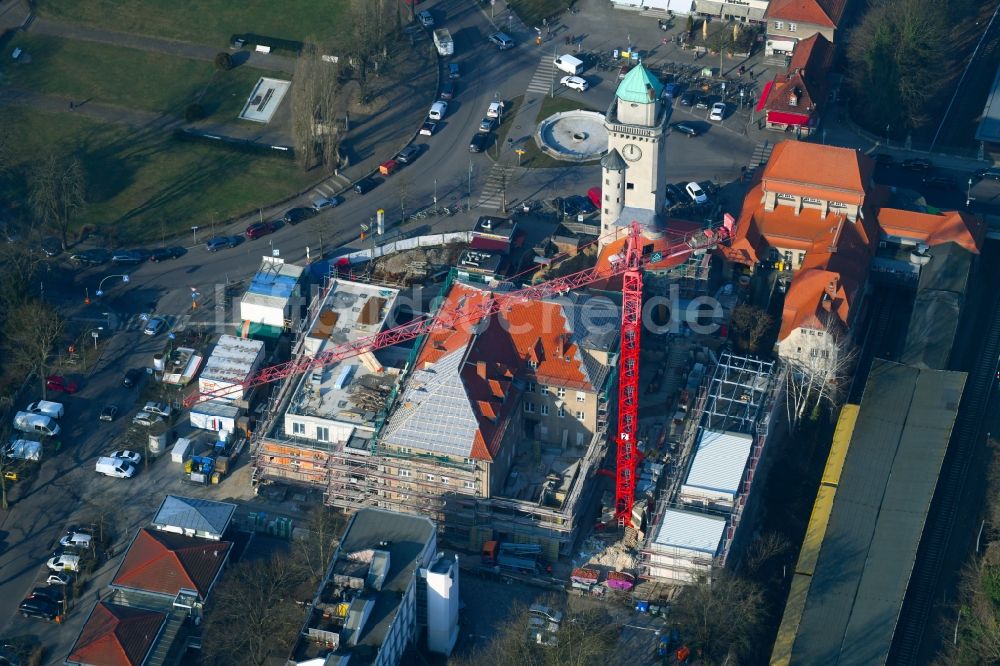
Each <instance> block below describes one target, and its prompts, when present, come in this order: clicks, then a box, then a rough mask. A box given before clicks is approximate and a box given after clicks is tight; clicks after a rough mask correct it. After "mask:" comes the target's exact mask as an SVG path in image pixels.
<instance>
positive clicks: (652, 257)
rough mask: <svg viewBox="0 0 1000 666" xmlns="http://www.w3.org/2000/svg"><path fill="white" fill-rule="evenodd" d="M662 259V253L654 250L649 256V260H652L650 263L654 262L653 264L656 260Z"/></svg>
mask: <svg viewBox="0 0 1000 666" xmlns="http://www.w3.org/2000/svg"><path fill="white" fill-rule="evenodd" d="M662 260H663V254H662V253H660V252H654V253H653V254H652V255H650V257H649V261H650V262H652V263H654V264H655V263H657V262H659V261H662Z"/></svg>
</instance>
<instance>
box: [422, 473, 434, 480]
mask: <svg viewBox="0 0 1000 666" xmlns="http://www.w3.org/2000/svg"><path fill="white" fill-rule="evenodd" d="M424 478H426V479H427V480H428V481H433V480H434V475H433V474H424Z"/></svg>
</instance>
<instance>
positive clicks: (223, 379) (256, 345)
mask: <svg viewBox="0 0 1000 666" xmlns="http://www.w3.org/2000/svg"><path fill="white" fill-rule="evenodd" d="M263 362H264V343H263V342H261V341H259V340H246V339H243V338H237V337H235V336H232V335H223V336H221V337H220V338H219V341H218V342H217V343H216V344H215V349H213V350H212V355H211V356H209V357H208V361H206V362H205V369H204V370H202V371H201V376H200V377H198V392H199V393H201V394H202V395H204V394H206V393H211V394H213V397H214V398H215V399H219V400H232V401H237V400H239V401H242V400H243V399H245V398H246V395H245V393H244V390H243V383H244V382H245V381H246V380H247V379H249V378H250V377H251V376H252V375H253V374H254V373H256V372H257V370H258V369H259V368H260V366H261V364H262V363H263Z"/></svg>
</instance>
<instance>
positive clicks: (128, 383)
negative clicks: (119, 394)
mask: <svg viewBox="0 0 1000 666" xmlns="http://www.w3.org/2000/svg"><path fill="white" fill-rule="evenodd" d="M145 374H146V373H145V372H143V371H142V370H140V369H139V368H131V369H129V370H126V371H125V376H124V377H122V386H124V387H125V388H132V387H134V386H135V385H136V384H138V383H139V380H141V379H142V377H143V375H145Z"/></svg>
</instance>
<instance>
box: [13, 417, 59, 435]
mask: <svg viewBox="0 0 1000 666" xmlns="http://www.w3.org/2000/svg"><path fill="white" fill-rule="evenodd" d="M14 427H15V428H17V429H18V430H20V431H21V432H33V433H36V434H39V435H44V436H45V437H55V436H56V435H58V434H59V432H60V430H59V424H58V423H56V422H55V421H53V420H52V418H51V417H49V416H45V415H44V414H32V413H31V412H18V413H17V414H15V415H14Z"/></svg>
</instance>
